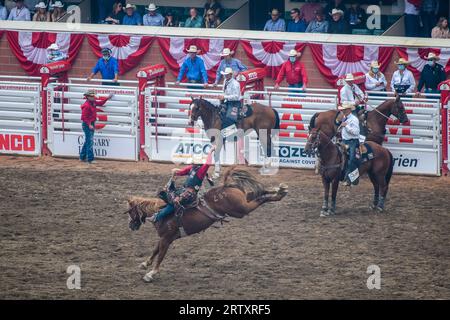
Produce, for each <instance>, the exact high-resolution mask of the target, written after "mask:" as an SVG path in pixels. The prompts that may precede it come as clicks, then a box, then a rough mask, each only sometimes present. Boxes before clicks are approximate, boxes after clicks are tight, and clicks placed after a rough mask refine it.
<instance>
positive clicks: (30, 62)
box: [6, 31, 84, 76]
mask: <svg viewBox="0 0 450 320" xmlns="http://www.w3.org/2000/svg"><path fill="white" fill-rule="evenodd" d="M6 36H7V38H8V43H9V46H10V48H11V50H12V52H13V54H14V55H15V56H16V58H17V60H19V62H20V64H21V65H22V68H23V69H24V70H25V71H26V72H27V73H28V74H29V75H31V76H38V75H39V69H40V67H41V66H42V65H43V64H45V63H47V48H48V47H49V46H50V45H51V44H53V43H56V44H57V45H58V46H59V48H60V50H61V51H62V52H63V53H64V54H65V55H66V56H68V62H69V63H71V64H72V63H73V61H74V60H75V58H76V56H77V54H78V51H79V49H80V46H81V44H82V43H83V38H84V35H82V34H73V33H64V32H61V33H48V32H22V31H21V32H18V31H7V32H6Z"/></svg>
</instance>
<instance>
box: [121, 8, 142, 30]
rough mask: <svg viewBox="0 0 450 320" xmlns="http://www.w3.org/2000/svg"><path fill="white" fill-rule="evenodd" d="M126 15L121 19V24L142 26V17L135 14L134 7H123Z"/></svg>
mask: <svg viewBox="0 0 450 320" xmlns="http://www.w3.org/2000/svg"><path fill="white" fill-rule="evenodd" d="M124 10H125V12H126V15H125V16H124V17H123V20H122V24H123V25H125V26H142V17H141V15H140V14H139V13H138V12H136V6H135V5H133V4H129V3H128V4H127V6H126V7H125V9H124Z"/></svg>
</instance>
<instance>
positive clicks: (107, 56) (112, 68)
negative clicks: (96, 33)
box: [87, 48, 119, 86]
mask: <svg viewBox="0 0 450 320" xmlns="http://www.w3.org/2000/svg"><path fill="white" fill-rule="evenodd" d="M111 54H112V51H111V49H109V48H104V49H103V50H102V55H103V57H102V58H100V59H99V60H98V61H97V64H96V65H95V67H94V68H93V69H92V73H91V74H90V75H89V77H88V78H87V81H91V80H92V77H93V76H95V75H96V74H97V73H98V72H100V74H101V75H102V79H103V80H112V81H113V82H103V83H102V84H103V85H104V86H108V85H109V86H118V85H119V83H118V82H117V81H118V80H119V63H118V62H117V59H116V58H114V57H112V56H111Z"/></svg>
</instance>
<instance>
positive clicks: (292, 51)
mask: <svg viewBox="0 0 450 320" xmlns="http://www.w3.org/2000/svg"><path fill="white" fill-rule="evenodd" d="M301 55H302V54H301V53H300V52H297V50H295V49H292V50H291V51H289V57H300V56H301Z"/></svg>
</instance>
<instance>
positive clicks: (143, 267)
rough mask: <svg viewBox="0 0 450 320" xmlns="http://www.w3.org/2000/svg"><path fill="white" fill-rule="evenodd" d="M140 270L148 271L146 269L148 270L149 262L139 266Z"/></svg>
mask: <svg viewBox="0 0 450 320" xmlns="http://www.w3.org/2000/svg"><path fill="white" fill-rule="evenodd" d="M139 268H141V269H143V270H146V269H147V268H148V264H147V262H142V263H141V264H140V265H139Z"/></svg>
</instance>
